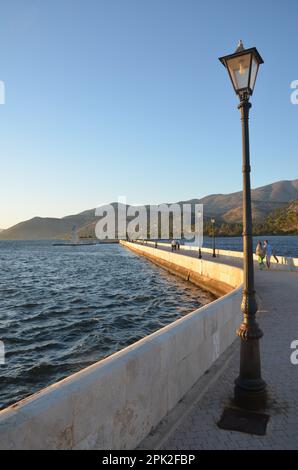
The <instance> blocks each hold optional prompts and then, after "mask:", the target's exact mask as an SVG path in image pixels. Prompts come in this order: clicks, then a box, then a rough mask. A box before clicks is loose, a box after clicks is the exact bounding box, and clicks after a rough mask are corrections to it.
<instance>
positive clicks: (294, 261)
mask: <svg viewBox="0 0 298 470" xmlns="http://www.w3.org/2000/svg"><path fill="white" fill-rule="evenodd" d="M138 243H141V244H142V246H155V242H154V241H150V240H148V241H147V240H146V241H145V242H144V241H142V240H138ZM144 244H145V245H144ZM158 245H159V246H166V247H170V246H171V244H170V243H166V242H158ZM180 250H182V251H184V250H192V251H195V252H197V251H198V250H199V248H198V246H195V245H191V244H185V245H180ZM201 252H202V255H203V256H204V253H206V254H207V255H211V254H212V253H213V249H212V248H205V247H202V248H201ZM215 253H216V256H217V257H218V258H223V259H225V258H226V259H231V258H240V259H242V258H243V252H242V251H234V250H223V249H220V248H216V249H215ZM253 257H254V262H255V265H257V264H258V257H257V256H256V255H255V254H254V255H253ZM277 260H278V262H277V261H276V259H275V258H274V257H273V256H272V257H271V269H273V270H280V271H298V258H292V257H290V256H277Z"/></svg>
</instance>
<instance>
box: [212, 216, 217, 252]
mask: <svg viewBox="0 0 298 470" xmlns="http://www.w3.org/2000/svg"><path fill="white" fill-rule="evenodd" d="M211 223H212V250H213V251H212V257H213V258H216V254H215V219H211Z"/></svg>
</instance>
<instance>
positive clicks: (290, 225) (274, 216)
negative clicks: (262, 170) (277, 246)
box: [204, 199, 298, 237]
mask: <svg viewBox="0 0 298 470" xmlns="http://www.w3.org/2000/svg"><path fill="white" fill-rule="evenodd" d="M241 234H242V224H240V223H220V222H219V223H218V224H217V225H216V236H220V237H234V236H240V235H241ZM253 234H254V235H298V199H296V200H294V201H291V202H290V203H289V204H287V205H286V206H285V207H283V208H280V209H276V210H274V211H273V212H271V213H270V214H269V215H268V216H267V217H265V219H264V221H263V222H262V221H258V222H255V223H254V225H253ZM204 235H209V236H212V227H211V223H210V222H205V223H204Z"/></svg>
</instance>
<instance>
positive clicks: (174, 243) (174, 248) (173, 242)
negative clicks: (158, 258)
mask: <svg viewBox="0 0 298 470" xmlns="http://www.w3.org/2000/svg"><path fill="white" fill-rule="evenodd" d="M171 246H172V251H174V250H176V242H175V240H172V243H171Z"/></svg>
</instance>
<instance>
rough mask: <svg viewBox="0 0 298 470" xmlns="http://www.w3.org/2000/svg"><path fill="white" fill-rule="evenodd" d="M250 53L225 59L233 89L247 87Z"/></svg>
mask: <svg viewBox="0 0 298 470" xmlns="http://www.w3.org/2000/svg"><path fill="white" fill-rule="evenodd" d="M250 58H251V54H243V55H241V56H238V57H234V58H231V59H228V60H227V66H228V69H229V72H230V74H231V77H232V81H233V85H234V88H235V90H236V91H237V90H240V89H242V88H248V87H249V83H248V80H249V67H250Z"/></svg>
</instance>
